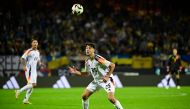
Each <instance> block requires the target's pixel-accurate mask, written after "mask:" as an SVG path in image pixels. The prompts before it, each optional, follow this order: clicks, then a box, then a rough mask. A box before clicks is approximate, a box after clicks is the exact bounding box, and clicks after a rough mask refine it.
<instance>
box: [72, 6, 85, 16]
mask: <svg viewBox="0 0 190 109" xmlns="http://www.w3.org/2000/svg"><path fill="white" fill-rule="evenodd" d="M72 13H73V14H76V15H80V14H82V13H83V6H82V5H81V4H74V5H73V6H72Z"/></svg>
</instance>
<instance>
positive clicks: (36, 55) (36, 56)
mask: <svg viewBox="0 0 190 109" xmlns="http://www.w3.org/2000/svg"><path fill="white" fill-rule="evenodd" d="M28 58H29V59H32V60H33V61H37V60H38V59H39V53H38V52H35V51H32V52H30V54H29V55H28Z"/></svg>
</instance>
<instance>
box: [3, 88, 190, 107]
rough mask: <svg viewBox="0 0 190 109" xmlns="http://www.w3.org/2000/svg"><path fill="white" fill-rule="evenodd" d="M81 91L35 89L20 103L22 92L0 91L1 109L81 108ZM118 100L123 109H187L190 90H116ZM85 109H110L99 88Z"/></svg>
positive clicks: (77, 89)
mask: <svg viewBox="0 0 190 109" xmlns="http://www.w3.org/2000/svg"><path fill="white" fill-rule="evenodd" d="M83 90H84V88H71V89H52V88H36V89H34V91H33V94H32V96H31V99H30V101H31V102H32V104H31V105H25V104H22V99H23V97H24V95H25V92H24V93H22V94H21V95H20V96H19V99H18V100H16V99H15V93H14V90H3V89H0V108H1V109H82V107H81V94H82V92H83ZM115 95H116V98H118V99H119V100H120V102H121V104H122V105H123V107H124V109H190V87H182V88H181V89H179V90H178V89H176V88H170V89H168V90H167V89H164V88H156V87H126V88H116V93H115ZM89 109H114V107H113V105H112V104H111V103H110V102H109V101H108V100H107V95H106V92H105V91H104V90H103V89H101V90H100V91H98V92H96V93H94V94H93V95H92V96H91V97H90V107H89Z"/></svg>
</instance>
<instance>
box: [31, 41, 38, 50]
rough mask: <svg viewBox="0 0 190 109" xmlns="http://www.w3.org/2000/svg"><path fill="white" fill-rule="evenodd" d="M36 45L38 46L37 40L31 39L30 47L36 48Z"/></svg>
mask: <svg viewBox="0 0 190 109" xmlns="http://www.w3.org/2000/svg"><path fill="white" fill-rule="evenodd" d="M37 47H38V41H37V40H33V41H32V48H34V49H37Z"/></svg>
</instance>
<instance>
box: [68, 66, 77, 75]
mask: <svg viewBox="0 0 190 109" xmlns="http://www.w3.org/2000/svg"><path fill="white" fill-rule="evenodd" d="M69 72H70V73H72V74H76V73H77V69H76V67H74V66H73V67H69Z"/></svg>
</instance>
